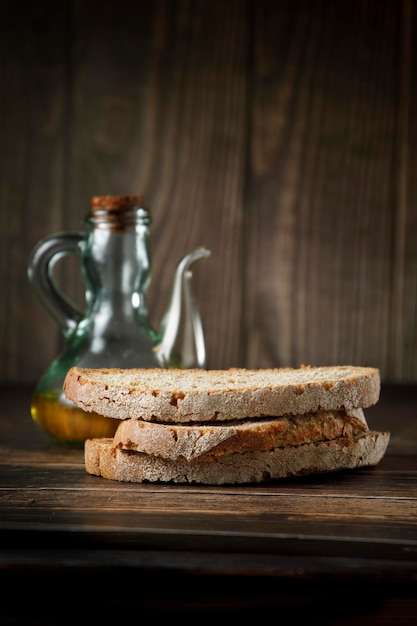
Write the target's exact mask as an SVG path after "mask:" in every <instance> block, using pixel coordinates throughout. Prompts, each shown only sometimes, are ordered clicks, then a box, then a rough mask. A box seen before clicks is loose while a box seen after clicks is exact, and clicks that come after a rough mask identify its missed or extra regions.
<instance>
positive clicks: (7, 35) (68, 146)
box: [0, 0, 417, 384]
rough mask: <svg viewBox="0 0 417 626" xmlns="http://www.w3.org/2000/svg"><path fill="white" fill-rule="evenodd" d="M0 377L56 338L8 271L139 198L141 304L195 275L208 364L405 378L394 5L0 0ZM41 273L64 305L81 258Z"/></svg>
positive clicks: (408, 282)
mask: <svg viewBox="0 0 417 626" xmlns="http://www.w3.org/2000/svg"><path fill="white" fill-rule="evenodd" d="M0 6H1V12H0V17H1V36H0V49H1V56H0V59H1V61H0V72H1V97H0V125H1V131H0V138H1V148H2V155H1V159H0V193H1V200H0V281H1V287H2V288H1V296H0V356H1V359H0V383H3V384H9V383H10V384H12V383H15V382H24V383H27V384H32V383H33V384H35V383H36V382H37V380H38V379H39V377H40V375H41V374H42V373H43V371H44V370H45V369H46V368H47V367H48V366H49V364H50V362H51V360H52V359H53V357H54V356H56V354H57V352H58V350H59V349H60V346H61V345H62V341H63V338H62V336H61V332H60V330H59V329H58V326H57V324H56V323H55V321H54V320H52V319H51V318H50V317H49V315H48V314H47V313H46V311H45V310H44V309H43V307H42V306H41V304H40V303H39V301H38V300H37V298H36V297H35V295H34V294H33V292H32V290H31V288H30V286H29V283H28V279H27V274H26V268H27V262H28V257H29V254H30V252H31V250H32V248H33V246H34V245H35V244H36V242H37V241H38V240H39V239H41V238H43V237H44V236H46V235H49V234H52V233H54V232H57V231H61V230H64V231H68V230H79V229H80V228H81V221H82V218H83V217H84V215H85V214H86V212H87V211H88V209H89V204H90V198H91V197H92V196H94V195H106V194H115V195H116V194H117V195H122V194H137V193H143V194H144V196H145V203H146V205H147V206H149V207H150V208H151V209H152V212H153V224H152V227H151V228H152V230H151V236H152V239H151V243H152V270H153V272H152V275H153V279H152V283H151V286H150V289H149V299H148V302H149V308H150V311H151V317H152V321H153V323H154V326H155V327H156V328H158V327H159V324H160V320H161V317H162V314H163V312H164V311H165V308H166V306H167V303H168V296H169V291H170V286H171V281H172V275H173V272H174V268H175V265H176V264H177V262H178V261H179V259H180V258H181V257H182V256H183V255H184V254H186V253H187V252H189V251H190V250H191V249H193V248H194V247H196V246H197V245H200V244H204V245H206V246H207V247H209V248H210V249H211V250H212V256H211V257H210V259H208V260H206V261H199V262H198V263H197V264H196V266H195V268H194V285H195V290H196V293H197V298H198V302H199V307H200V311H201V314H202V317H203V322H204V328H205V334H206V344H207V353H208V360H209V367H211V368H224V367H232V366H246V367H269V366H299V365H300V364H302V363H305V364H311V365H327V364H358V365H371V366H376V367H379V368H380V369H381V375H382V379H383V381H390V382H411V383H415V382H417V210H416V201H417V150H416V145H417V81H416V63H417V50H416V38H417V5H416V3H414V2H413V1H412V0H336V1H335V0H317V1H313V0H312V1H308V0H154V1H149V0H148V1H147V2H143V1H140V0H137V1H136V2H134V1H131V2H127V1H123V0H119V1H118V2H116V1H112V0H99V1H98V0H97V1H95V0H87V1H81V0H80V1H70V0H64V1H61V2H46V1H45V0H39V1H38V2H23V1H22V0H14V1H13V2H8V1H6V2H4V1H3V2H1V3H0ZM59 272H60V280H62V284H63V286H64V287H65V290H66V292H67V294H68V295H70V296H71V297H72V298H74V300H75V301H77V300H79V299H80V298H81V297H82V296H81V294H82V292H83V288H82V284H81V279H80V276H79V271H78V267H77V266H76V265H75V264H74V263H71V262H68V263H66V262H65V261H63V262H62V263H61V264H60V267H59Z"/></svg>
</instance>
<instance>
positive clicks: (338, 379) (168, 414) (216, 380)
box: [64, 366, 380, 423]
mask: <svg viewBox="0 0 417 626" xmlns="http://www.w3.org/2000/svg"><path fill="white" fill-rule="evenodd" d="M64 393H65V395H66V397H67V398H68V399H69V400H71V401H72V402H74V403H75V404H76V405H77V406H79V407H81V408H82V409H84V410H85V411H89V412H92V411H95V412H97V413H99V414H101V415H104V416H106V417H112V418H115V419H120V420H125V419H141V420H145V421H155V422H165V423H166V422H173V423H188V422H211V421H213V422H215V421H226V420H236V419H246V418H248V417H280V416H284V415H301V414H305V413H310V412H316V411H319V410H325V411H328V410H341V409H346V410H352V409H356V408H366V407H368V406H371V405H372V404H375V403H376V402H377V401H378V399H379V393H380V374H379V370H378V369H377V368H371V367H357V366H335V367H307V366H303V367H301V368H298V369H292V368H282V369H260V370H247V369H242V368H231V369H228V370H201V369H193V370H176V369H169V370H166V369H130V370H122V369H117V368H113V369H105V368H102V369H88V368H78V367H73V368H71V369H70V370H69V372H68V373H67V376H66V379H65V382H64Z"/></svg>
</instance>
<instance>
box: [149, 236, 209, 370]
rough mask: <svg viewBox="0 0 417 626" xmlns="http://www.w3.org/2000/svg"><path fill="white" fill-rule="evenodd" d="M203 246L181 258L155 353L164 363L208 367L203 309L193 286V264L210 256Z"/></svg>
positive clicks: (167, 364) (177, 365)
mask: <svg viewBox="0 0 417 626" xmlns="http://www.w3.org/2000/svg"><path fill="white" fill-rule="evenodd" d="M210 254H211V251H210V250H208V249H207V248H205V247H204V246H201V247H199V248H196V249H195V250H193V251H192V252H190V253H189V254H187V255H185V256H184V257H183V258H182V259H181V261H180V262H179V264H178V266H177V268H176V271H175V274H174V282H173V286H172V291H171V297H170V301H169V305H168V308H167V311H166V313H165V315H164V317H163V319H162V322H161V328H160V333H159V335H160V341H159V343H158V345H157V346H156V348H155V356H156V359H157V361H158V363H159V365H160V366H161V367H177V368H182V369H190V368H194V367H196V368H202V369H205V368H206V366H207V363H206V346H205V339H204V332H203V325H202V321H201V316H200V312H199V310H198V306H197V303H196V300H195V297H194V294H193V289H192V271H191V269H190V268H191V266H192V265H193V263H194V262H195V261H197V260H198V259H202V258H206V257H208V256H210Z"/></svg>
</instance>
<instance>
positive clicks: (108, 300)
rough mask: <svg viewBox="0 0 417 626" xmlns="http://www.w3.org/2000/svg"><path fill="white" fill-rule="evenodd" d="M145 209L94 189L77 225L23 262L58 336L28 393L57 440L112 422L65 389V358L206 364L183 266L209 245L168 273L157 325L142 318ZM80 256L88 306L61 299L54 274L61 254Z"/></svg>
mask: <svg viewBox="0 0 417 626" xmlns="http://www.w3.org/2000/svg"><path fill="white" fill-rule="evenodd" d="M151 221H152V218H151V212H150V210H149V209H147V208H144V206H143V196H140V195H138V196H96V197H94V198H92V201H91V211H90V212H89V213H88V214H87V215H86V217H85V219H84V230H83V232H78V233H57V234H54V235H51V236H49V237H46V238H45V239H43V240H42V241H40V242H39V243H38V244H37V245H36V246H35V248H34V250H33V251H32V254H31V256H30V259H29V265H28V277H29V281H30V283H31V285H32V287H33V289H34V291H35V292H36V294H37V295H38V297H39V298H40V301H41V302H42V304H43V305H44V306H45V308H46V309H47V311H48V312H49V313H50V314H51V316H52V317H53V318H54V319H55V320H56V321H57V322H58V324H59V327H60V329H61V331H62V333H63V335H64V338H65V347H64V350H63V351H62V353H61V354H60V355H59V356H58V357H57V358H56V359H55V360H54V361H53V362H52V364H51V365H50V367H49V368H48V370H47V371H46V373H45V374H44V375H43V377H42V378H41V380H40V381H39V383H38V385H37V386H36V389H35V391H34V394H33V398H32V404H31V415H32V418H33V420H34V421H35V422H36V423H37V424H38V425H39V426H40V427H41V428H42V429H43V430H44V431H46V432H47V433H48V434H49V435H50V436H51V437H52V438H53V439H54V440H55V441H57V442H59V443H62V444H65V445H69V446H75V447H81V446H83V445H84V441H85V440H86V439H87V438H92V437H113V435H114V433H115V430H116V428H117V425H118V420H114V419H111V418H107V417H103V416H101V415H98V414H96V413H86V412H85V411H83V410H81V409H79V408H77V407H76V406H75V405H74V404H73V403H72V402H70V401H68V400H67V399H66V398H65V396H64V394H63V389H62V387H63V382H64V379H65V376H66V373H67V372H68V370H69V369H70V367H72V366H73V365H76V366H78V367H89V368H101V367H105V368H108V367H120V368H132V367H135V368H142V367H179V368H192V367H198V368H205V367H206V351H205V342H204V334H203V329H202V321H201V317H200V314H199V311H198V307H197V305H196V302H195V298H194V295H193V291H192V285H191V278H192V272H191V269H190V267H191V266H192V264H193V263H194V262H195V261H196V260H197V259H200V258H204V257H208V256H209V255H210V251H209V250H208V249H207V248H205V247H203V246H201V247H199V248H196V249H195V250H194V251H193V252H191V253H190V254H188V255H186V256H185V257H184V258H183V259H182V260H181V261H180V262H179V264H178V266H177V268H176V271H175V273H174V280H173V286H172V293H171V298H170V301H169V306H168V308H167V311H166V313H165V315H164V317H163V320H162V322H161V329H160V331H156V330H155V329H154V328H153V327H152V325H151V323H150V319H149V314H148V308H147V290H148V287H149V284H150V280H151V260H150V242H149V226H150V224H151ZM68 254H77V255H79V257H80V264H81V273H82V277H83V280H84V284H85V302H86V311H85V312H82V311H80V310H78V308H77V307H76V306H74V304H73V303H71V301H70V300H69V299H68V298H66V297H65V295H64V294H63V293H62V291H61V290H60V289H59V288H58V286H57V284H56V282H55V280H54V275H53V268H54V264H55V262H56V261H57V260H58V259H59V258H61V257H62V256H64V255H68Z"/></svg>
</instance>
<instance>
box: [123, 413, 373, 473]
mask: <svg viewBox="0 0 417 626" xmlns="http://www.w3.org/2000/svg"><path fill="white" fill-rule="evenodd" d="M367 430H369V429H368V425H367V423H366V420H365V417H364V414H363V411H362V409H356V411H354V412H353V413H352V414H351V415H348V414H347V413H346V411H318V412H317V413H307V414H305V415H296V416H289V417H280V418H254V419H247V420H235V421H228V422H220V423H219V422H214V423H208V424H198V423H194V424H193V425H191V424H188V425H178V424H161V423H156V422H144V421H142V420H133V419H130V420H122V421H121V422H120V425H119V426H118V428H117V431H116V433H115V436H114V439H113V447H114V448H117V447H120V448H123V449H124V450H135V451H136V452H144V453H146V454H152V455H154V456H160V457H162V458H164V459H172V460H177V459H186V460H187V461H194V460H195V459H198V460H200V461H210V460H212V459H214V458H218V457H220V456H224V455H225V454H231V453H233V452H245V451H247V450H258V451H261V450H272V449H273V448H276V447H277V446H296V445H300V444H304V443H311V442H313V441H323V440H330V439H335V438H337V437H352V436H354V435H358V434H360V433H364V432H366V431H367Z"/></svg>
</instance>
